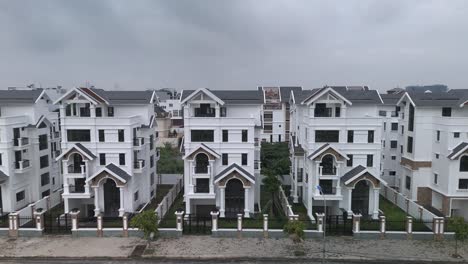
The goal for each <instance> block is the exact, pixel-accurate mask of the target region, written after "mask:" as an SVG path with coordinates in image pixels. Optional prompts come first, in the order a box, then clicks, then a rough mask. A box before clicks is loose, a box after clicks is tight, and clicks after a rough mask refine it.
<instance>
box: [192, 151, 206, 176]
mask: <svg viewBox="0 0 468 264" xmlns="http://www.w3.org/2000/svg"><path fill="white" fill-rule="evenodd" d="M208 165H209V162H208V156H207V155H206V154H205V153H198V154H197V156H196V157H195V173H208Z"/></svg>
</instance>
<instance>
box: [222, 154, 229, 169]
mask: <svg viewBox="0 0 468 264" xmlns="http://www.w3.org/2000/svg"><path fill="white" fill-rule="evenodd" d="M222 160H223V165H224V166H225V165H228V154H227V153H223V157H222Z"/></svg>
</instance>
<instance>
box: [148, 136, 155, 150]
mask: <svg viewBox="0 0 468 264" xmlns="http://www.w3.org/2000/svg"><path fill="white" fill-rule="evenodd" d="M149 143H150V150H153V149H154V135H150V137H149Z"/></svg>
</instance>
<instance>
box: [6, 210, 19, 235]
mask: <svg viewBox="0 0 468 264" xmlns="http://www.w3.org/2000/svg"><path fill="white" fill-rule="evenodd" d="M18 228H19V222H18V213H16V212H13V213H10V214H9V215H8V236H9V237H18Z"/></svg>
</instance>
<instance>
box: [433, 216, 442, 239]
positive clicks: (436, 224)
mask: <svg viewBox="0 0 468 264" xmlns="http://www.w3.org/2000/svg"><path fill="white" fill-rule="evenodd" d="M443 219H444V218H443V217H438V216H436V217H434V218H433V220H432V232H433V233H434V239H436V240H439V239H441V238H442V234H443V230H441V228H444V224H443V223H441V221H443Z"/></svg>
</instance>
